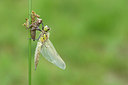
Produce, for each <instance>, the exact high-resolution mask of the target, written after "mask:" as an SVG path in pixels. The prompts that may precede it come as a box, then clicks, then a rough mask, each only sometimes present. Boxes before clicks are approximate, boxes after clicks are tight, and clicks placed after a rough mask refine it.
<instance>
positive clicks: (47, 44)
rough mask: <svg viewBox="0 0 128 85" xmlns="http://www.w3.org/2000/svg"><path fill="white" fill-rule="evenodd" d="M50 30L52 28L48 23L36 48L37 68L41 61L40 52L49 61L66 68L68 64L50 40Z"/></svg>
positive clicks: (35, 60)
mask: <svg viewBox="0 0 128 85" xmlns="http://www.w3.org/2000/svg"><path fill="white" fill-rule="evenodd" d="M49 30H50V28H49V27H48V26H47V25H46V26H45V27H44V28H42V32H41V33H40V36H39V39H38V42H37V46H36V50H35V59H34V62H35V70H36V68H37V65H38V62H39V56H40V54H42V56H43V57H44V58H45V59H47V60H48V61H49V62H51V63H53V64H54V65H56V66H57V67H59V68H61V69H63V70H64V69H65V68H66V64H65V62H64V61H63V60H62V58H61V57H60V55H59V54H58V53H57V51H56V49H55V48H54V46H53V44H52V42H51V41H50V40H49Z"/></svg>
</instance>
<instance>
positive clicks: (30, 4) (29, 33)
mask: <svg viewBox="0 0 128 85" xmlns="http://www.w3.org/2000/svg"><path fill="white" fill-rule="evenodd" d="M28 4H29V24H31V11H32V0H28ZM28 38H29V40H28V50H29V53H28V67H29V68H28V83H29V85H31V32H30V30H29V31H28Z"/></svg>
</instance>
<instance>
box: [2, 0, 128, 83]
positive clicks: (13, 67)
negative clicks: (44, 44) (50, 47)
mask: <svg viewBox="0 0 128 85" xmlns="http://www.w3.org/2000/svg"><path fill="white" fill-rule="evenodd" d="M32 1H33V4H32V8H33V10H34V11H35V12H36V13H37V14H39V15H40V16H41V18H42V19H43V22H44V24H45V25H46V24H47V25H48V26H49V27H51V31H50V40H51V41H52V43H53V44H54V46H55V48H56V50H57V51H58V53H59V54H60V55H61V57H62V58H63V60H64V61H65V63H66V65H67V68H66V70H64V71H63V70H61V69H59V68H58V67H56V66H54V65H53V64H51V63H49V62H48V61H47V60H45V59H44V58H43V57H42V56H40V62H39V65H38V68H37V70H36V71H35V70H34V63H33V62H34V60H33V58H34V51H35V47H36V43H37V42H32V85H128V5H127V3H128V1H127V0H32ZM27 17H28V1H27V0H1V1H0V85H27V84H28V77H27V76H28V31H27V30H26V29H25V27H24V26H22V24H23V23H24V22H25V18H27ZM38 34H39V32H38ZM38 34H37V35H38Z"/></svg>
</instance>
